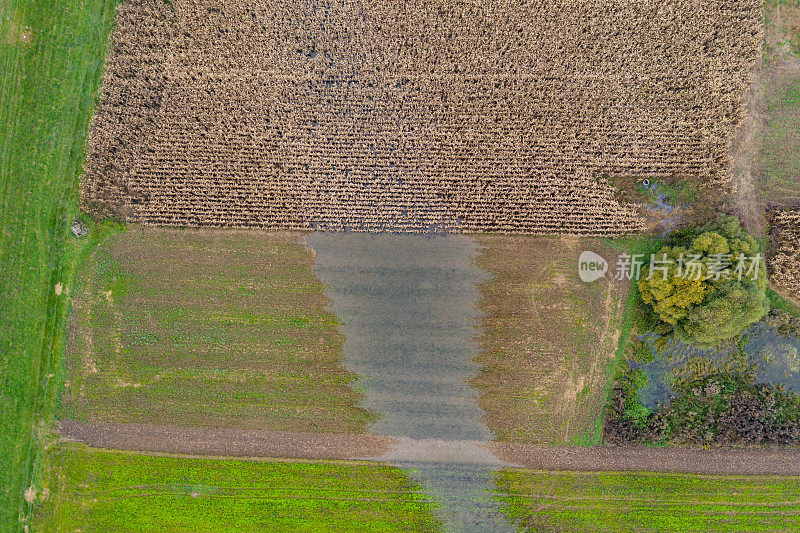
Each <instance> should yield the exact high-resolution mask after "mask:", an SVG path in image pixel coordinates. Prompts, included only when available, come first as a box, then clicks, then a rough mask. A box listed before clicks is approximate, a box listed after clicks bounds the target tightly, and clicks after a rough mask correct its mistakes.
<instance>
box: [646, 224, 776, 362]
mask: <svg viewBox="0 0 800 533" xmlns="http://www.w3.org/2000/svg"><path fill="white" fill-rule="evenodd" d="M638 286H639V292H640V294H641V298H642V300H643V301H644V302H645V303H646V304H648V305H649V306H650V308H651V309H652V311H653V312H654V313H655V314H656V315H657V317H658V318H659V320H660V321H661V323H662V325H663V326H665V328H666V329H668V330H671V331H672V332H674V333H675V335H676V336H677V337H678V338H679V339H681V340H682V341H684V342H686V343H687V344H691V345H693V346H698V347H711V346H714V345H716V344H718V343H720V342H722V341H726V340H729V339H731V338H733V337H735V336H736V335H738V334H739V333H740V332H741V331H742V330H744V329H745V328H746V327H748V326H750V325H751V324H754V323H755V322H758V321H759V320H761V319H762V318H763V317H764V315H766V313H767V312H768V311H769V301H768V299H767V296H766V286H767V277H766V266H765V264H764V259H763V257H762V256H761V248H760V245H759V243H758V241H756V239H755V238H754V237H753V236H752V235H750V234H748V233H747V232H746V231H745V230H744V229H743V228H742V226H741V224H740V222H739V220H738V219H737V218H735V217H732V216H728V215H720V216H719V218H718V219H717V220H716V221H714V222H709V223H708V224H705V225H703V226H700V227H698V228H690V229H687V230H683V231H680V232H676V233H675V234H673V235H672V236H671V237H670V238H669V239H668V241H667V244H666V245H665V246H664V247H662V248H661V250H659V252H657V253H656V254H653V256H652V260H651V262H650V263H649V264H647V265H645V266H644V268H643V270H642V275H641V278H640V280H639V282H638Z"/></svg>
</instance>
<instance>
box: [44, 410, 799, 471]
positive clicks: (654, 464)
mask: <svg viewBox="0 0 800 533" xmlns="http://www.w3.org/2000/svg"><path fill="white" fill-rule="evenodd" d="M60 433H61V436H62V438H64V439H65V440H71V441H78V442H83V443H85V444H87V445H89V446H93V447H97V448H110V449H118V450H128V451H141V452H155V453H172V454H191V455H212V456H221V457H226V456H228V457H254V458H293V459H342V460H348V459H368V458H372V459H373V460H383V459H385V460H388V461H393V460H394V459H396V458H399V455H397V451H398V450H404V449H405V450H408V449H411V448H413V447H414V443H413V442H409V441H408V440H407V439H406V440H404V441H402V442H401V441H400V440H398V439H392V438H388V437H381V436H377V435H368V434H364V435H356V434H352V435H345V434H327V435H326V434H314V433H286V432H269V431H245V430H234V429H209V428H185V427H178V426H155V425H150V424H86V423H83V422H74V421H63V422H61V423H60ZM450 444H451V443H447V442H444V441H443V442H442V443H440V444H439V445H437V446H438V447H439V448H440V449H447V448H450V447H451V446H450ZM419 445H420V446H419V448H420V449H425V448H426V447H430V446H431V443H430V442H426V441H420V442H419ZM465 445H466V444H465V442H461V441H459V442H457V443H453V446H455V447H456V448H459V449H460V448H463V447H464V446H465ZM473 445H474V446H475V447H484V446H485V447H486V449H487V450H488V451H489V452H492V453H493V454H494V455H495V456H496V457H498V458H499V459H500V460H502V461H503V462H506V463H509V464H513V465H517V466H521V467H526V468H530V469H533V470H571V471H587V472H599V471H621V472H639V471H644V472H675V473H692V474H709V475H711V474H727V475H787V476H798V475H800V448H757V449H743V448H720V449H711V450H703V449H697V448H652V447H646V446H640V447H606V446H593V447H558V446H532V445H521V444H509V443H502V442H492V443H477V442H476V443H473ZM381 456H383V457H381ZM439 457H441V456H439ZM451 457H453V456H451ZM455 457H457V456H455ZM423 459H424V458H423ZM416 460H420V457H416ZM440 460H441V459H440V458H437V457H436V456H433V457H432V458H431V462H437V461H440ZM447 461H448V462H449V461H450V459H447Z"/></svg>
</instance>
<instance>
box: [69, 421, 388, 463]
mask: <svg viewBox="0 0 800 533" xmlns="http://www.w3.org/2000/svg"><path fill="white" fill-rule="evenodd" d="M58 431H59V433H60V435H61V437H62V438H64V439H65V440H71V441H77V442H82V443H84V444H87V445H89V446H91V447H94V448H108V449H115V450H127V451H139V452H158V453H169V454H188V455H211V456H230V457H277V458H292V459H357V458H370V457H379V456H381V455H383V454H385V453H386V452H387V451H388V450H389V448H390V447H391V445H392V444H393V443H394V442H396V441H395V440H394V439H391V438H389V437H382V436H379V435H366V434H361V435H356V434H321V433H293V432H283V431H265V430H246V429H238V428H198V427H195V428H189V427H185V426H177V425H155V424H107V423H95V424H88V423H84V422H75V421H71V420H62V421H61V422H60V423H59V426H58Z"/></svg>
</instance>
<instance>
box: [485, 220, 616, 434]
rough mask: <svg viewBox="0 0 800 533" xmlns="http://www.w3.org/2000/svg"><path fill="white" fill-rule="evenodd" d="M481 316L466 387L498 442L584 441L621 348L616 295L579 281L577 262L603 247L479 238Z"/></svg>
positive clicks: (608, 285)
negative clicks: (483, 278)
mask: <svg viewBox="0 0 800 533" xmlns="http://www.w3.org/2000/svg"><path fill="white" fill-rule="evenodd" d="M478 242H479V243H480V244H481V245H482V247H483V248H482V251H481V253H480V256H479V257H478V259H477V261H478V265H479V266H480V267H481V268H483V269H484V270H486V271H487V272H489V273H490V274H491V275H493V276H494V278H493V279H490V280H489V281H487V282H485V283H484V284H483V285H482V286H481V300H480V303H479V307H480V309H481V310H482V311H483V312H484V313H485V318H484V319H483V322H482V328H481V331H482V336H481V338H480V343H481V353H480V355H479V356H478V358H477V361H478V362H479V363H480V364H481V370H480V374H479V375H478V377H477V378H475V379H474V380H473V382H472V384H473V385H474V386H475V387H476V388H477V389H478V390H479V392H480V399H479V404H480V406H481V407H482V408H483V410H484V411H485V412H486V421H487V424H488V426H489V428H490V429H491V430H492V431H493V432H494V433H495V435H496V437H497V439H498V440H501V441H511V442H527V443H536V444H564V443H571V442H573V440H574V439H576V438H577V437H579V436H580V435H582V434H585V433H586V432H587V431H591V427H592V425H593V424H594V422H595V420H596V419H597V417H598V416H600V411H601V403H602V398H601V396H602V395H601V392H602V390H603V387H604V385H605V378H606V367H607V365H608V363H609V362H610V361H611V359H612V358H613V356H614V351H615V349H616V345H617V341H618V340H619V339H618V331H617V322H618V318H619V316H620V313H621V303H622V300H623V298H622V291H621V290H620V287H619V286H618V285H617V284H616V283H614V282H609V281H602V280H601V281H596V282H594V283H591V284H586V283H583V282H582V281H580V279H579V278H578V265H577V263H578V256H579V255H580V253H581V251H583V250H593V251H595V252H597V253H599V254H601V255H603V256H604V257H605V258H606V260H607V261H609V269H610V270H609V272H608V273H607V274H606V278H607V279H609V280H610V279H611V278H612V277H613V275H614V272H613V270H614V264H615V261H614V260H612V255H613V254H611V253H609V251H608V249H607V248H606V247H604V246H603V245H602V244H601V243H599V242H595V241H592V240H587V239H577V238H560V239H555V238H546V237H515V238H509V237H495V236H481V237H478Z"/></svg>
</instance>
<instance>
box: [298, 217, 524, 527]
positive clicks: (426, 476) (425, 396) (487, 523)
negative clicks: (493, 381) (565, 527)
mask: <svg viewBox="0 0 800 533" xmlns="http://www.w3.org/2000/svg"><path fill="white" fill-rule="evenodd" d="M306 244H307V246H309V247H310V248H311V249H312V250H313V251H314V252H315V260H314V272H315V273H316V275H317V277H318V278H319V279H320V280H321V281H322V282H323V284H324V285H325V294H326V295H327V296H328V297H329V298H330V299H331V303H330V306H329V310H330V311H331V312H333V313H334V314H335V315H336V316H337V317H338V318H339V320H340V322H341V324H340V331H341V332H342V333H343V334H344V336H345V343H344V362H345V366H346V367H347V368H348V369H349V370H351V371H353V372H355V373H356V374H357V375H358V376H359V379H358V381H357V384H356V387H357V388H358V389H359V390H361V391H362V392H363V393H364V395H365V400H364V404H363V405H364V407H365V408H367V409H370V410H372V411H374V412H375V413H377V414H378V415H379V419H378V420H377V421H376V422H374V423H373V424H372V425H371V427H370V431H371V432H373V433H377V434H380V435H386V436H391V437H398V438H400V440H401V442H402V444H401V445H400V446H399V447H398V448H397V449H395V450H392V451H390V452H389V453H388V454H387V457H386V458H385V459H386V460H388V461H390V462H393V463H394V464H398V465H400V466H403V467H404V468H406V469H407V470H408V471H409V472H410V473H411V475H412V476H413V477H414V478H415V479H416V480H417V481H418V482H419V483H420V485H421V486H422V487H423V489H424V490H425V492H426V494H428V496H429V497H431V498H432V499H433V500H434V502H435V503H436V505H437V506H438V508H439V510H440V517H441V519H442V521H443V522H444V526H445V529H447V530H451V531H513V530H515V528H513V527H512V526H511V525H510V524H507V523H505V522H504V521H503V520H502V519H501V518H500V517H499V514H498V513H497V510H496V508H495V507H496V504H495V500H494V497H493V492H494V485H493V483H492V475H491V473H492V471H493V470H494V469H495V468H498V467H499V466H501V463H500V462H499V461H496V460H495V458H494V457H493V456H491V454H489V453H488V452H487V451H486V450H485V449H484V448H482V447H481V446H480V444H481V443H482V442H488V441H490V440H491V439H492V434H491V432H490V431H489V429H488V428H487V427H486V425H485V424H484V422H483V412H482V411H481V409H480V408H479V407H478V404H477V401H476V399H477V391H476V390H475V389H473V388H472V387H470V386H469V384H468V380H469V379H470V378H472V377H474V376H475V375H476V374H477V372H478V365H477V364H476V363H475V362H474V358H475V356H476V355H477V353H478V347H477V344H476V342H475V337H476V334H477V326H478V323H479V320H480V318H481V315H480V312H479V311H478V308H477V305H476V303H477V301H478V291H479V289H478V284H479V283H481V282H482V281H484V280H486V279H487V275H486V274H485V273H484V272H482V271H481V270H480V269H478V268H477V267H476V266H475V264H474V258H475V256H476V255H477V252H478V246H477V244H475V243H474V242H473V241H472V240H471V239H469V238H468V237H465V236H461V235H434V236H423V235H394V234H368V233H311V234H309V235H308V236H307V237H306Z"/></svg>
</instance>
